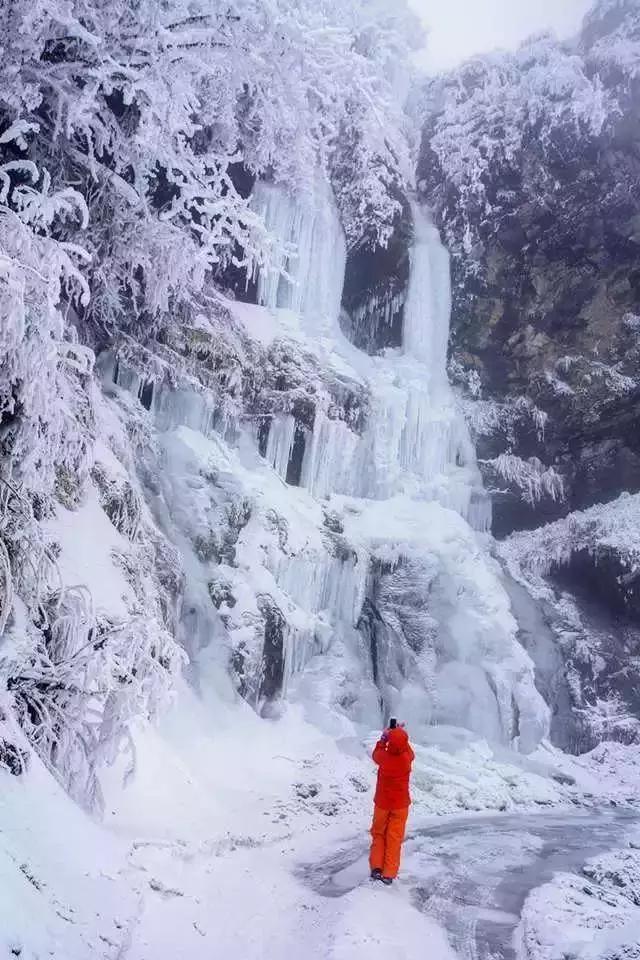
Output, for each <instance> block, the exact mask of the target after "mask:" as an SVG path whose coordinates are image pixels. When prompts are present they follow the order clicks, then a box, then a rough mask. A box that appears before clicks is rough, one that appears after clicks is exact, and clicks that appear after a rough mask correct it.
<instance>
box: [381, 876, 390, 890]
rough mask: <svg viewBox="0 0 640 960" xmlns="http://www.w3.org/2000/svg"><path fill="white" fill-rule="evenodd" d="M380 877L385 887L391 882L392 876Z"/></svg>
mask: <svg viewBox="0 0 640 960" xmlns="http://www.w3.org/2000/svg"><path fill="white" fill-rule="evenodd" d="M380 879H381V880H382V882H383V883H384V885H385V887H390V886H391V884H392V883H393V877H382V876H381V877H380Z"/></svg>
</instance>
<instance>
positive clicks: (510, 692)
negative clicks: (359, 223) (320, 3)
mask: <svg viewBox="0 0 640 960" xmlns="http://www.w3.org/2000/svg"><path fill="white" fill-rule="evenodd" d="M256 189H257V196H256V197H254V200H253V202H254V204H256V205H257V204H258V203H260V202H262V203H264V205H265V212H266V215H267V221H268V225H269V226H270V227H271V229H272V230H274V231H275V233H276V241H277V243H278V247H279V249H282V248H283V247H286V245H287V244H288V245H289V253H288V254H287V261H286V264H285V262H284V261H282V262H281V263H280V267H286V270H287V273H288V277H286V278H284V279H283V278H280V279H278V282H277V284H276V282H275V277H274V276H272V275H271V274H267V275H265V276H264V277H259V278H258V286H259V287H260V289H261V291H262V297H263V300H264V302H265V305H264V306H259V305H258V306H256V305H253V306H252V305H246V304H236V305H232V312H233V311H235V313H234V317H235V320H236V321H238V322H241V323H242V324H243V325H244V330H245V334H244V340H243V341H242V343H239V341H238V342H236V343H235V346H234V347H233V349H231V346H230V343H231V340H232V338H233V337H236V338H237V337H238V332H237V330H236V331H235V332H234V330H233V329H232V328H233V324H232V323H231V322H230V317H229V316H220V317H219V318H218V319H217V320H216V319H215V317H214V316H213V314H210V315H209V316H208V319H207V318H205V319H203V318H202V317H201V318H199V319H198V321H197V326H196V330H195V331H194V332H193V333H192V334H187V335H186V336H187V338H188V337H189V336H192V337H195V341H194V345H193V346H192V347H190V348H189V350H185V349H183V347H184V344H183V346H182V347H180V350H179V356H177V355H176V356H175V360H176V362H175V363H172V362H171V357H170V355H169V354H168V353H167V350H168V348H169V346H170V342H169V341H170V340H171V339H172V338H173V339H174V340H176V342H178V341H180V340H181V337H182V335H180V336H177V337H176V335H175V333H171V332H169V333H168V334H167V335H166V336H165V337H163V340H162V345H160V344H158V345H156V346H155V347H150V350H151V352H152V353H153V351H154V350H155V351H156V354H157V358H158V357H160V356H161V355H162V363H163V364H164V368H163V369H164V373H163V374H162V376H161V377H160V378H159V379H158V382H157V383H156V384H155V385H153V386H152V387H151V388H150V387H149V381H150V378H151V379H152V378H153V376H155V374H154V373H153V370H154V363H155V366H156V367H157V366H158V363H157V362H156V361H151V362H147V361H145V363H144V364H141V363H140V362H139V361H138V360H136V359H135V357H129V359H128V360H127V362H126V363H125V362H123V361H120V362H119V363H118V364H117V365H116V366H117V368H116V369H114V368H112V369H111V371H110V374H109V378H110V379H111V381H114V380H115V381H116V382H117V383H118V384H120V386H121V387H124V388H126V390H127V391H130V392H131V393H133V394H134V395H135V397H136V398H137V400H138V401H139V404H140V406H141V411H142V412H141V415H142V416H146V417H148V418H149V420H150V421H151V422H152V424H153V427H154V429H155V432H156V438H157V447H158V451H157V455H156V456H155V459H154V457H152V458H151V460H150V461H149V462H147V463H144V464H143V465H142V466H143V472H144V475H145V476H146V478H147V483H148V488H149V495H150V496H151V497H153V501H154V511H155V514H156V516H158V518H159V522H160V523H161V525H162V526H163V529H165V531H166V532H167V535H168V536H169V538H170V539H171V540H172V542H174V543H175V544H176V545H177V546H178V547H179V549H180V552H181V554H182V555H183V558H184V566H185V570H186V582H187V586H186V591H185V599H184V603H183V609H182V617H181V624H180V631H181V639H182V642H183V643H184V644H185V646H187V648H188V649H189V651H190V654H191V657H192V661H193V663H194V671H195V673H196V674H198V671H199V673H200V676H201V682H202V683H205V682H206V683H207V684H210V683H211V682H212V681H211V677H212V675H214V674H215V671H214V673H212V669H211V668H212V665H215V667H216V669H217V670H218V675H221V674H222V673H223V672H224V671H229V672H230V675H231V677H232V679H233V682H234V684H235V687H236V689H237V690H238V691H239V692H240V693H241V695H242V696H243V697H244V698H245V699H246V700H248V701H249V702H250V703H251V704H252V705H253V706H254V707H255V708H256V709H257V710H259V711H260V712H262V713H264V714H267V715H271V714H272V713H273V711H274V710H277V709H279V707H278V703H279V701H281V700H283V699H293V700H297V701H299V702H302V703H303V704H304V706H305V709H306V711H307V713H308V715H309V716H310V717H311V718H312V719H313V720H314V722H317V723H319V724H321V725H323V726H324V727H325V728H327V729H330V730H331V731H334V732H335V733H336V734H338V733H339V732H340V731H341V730H344V729H345V724H347V723H348V722H349V721H355V722H356V723H361V724H363V725H364V726H365V727H366V728H370V727H371V726H373V725H377V724H378V723H379V722H380V720H381V719H382V717H383V716H384V714H385V713H387V712H388V711H389V710H390V709H391V708H392V707H393V709H394V711H397V712H398V713H399V714H401V715H403V716H404V717H406V719H407V720H409V721H410V722H411V724H412V726H413V727H414V729H415V730H416V732H418V731H419V730H420V727H421V726H422V727H426V726H427V725H429V724H430V723H439V724H446V725H454V726H456V725H457V726H461V727H466V728H467V729H471V730H473V731H474V732H475V733H476V734H478V735H482V736H485V737H487V738H489V739H491V740H494V741H495V740H498V741H500V742H503V743H506V744H517V745H518V746H519V747H520V748H521V749H523V750H530V749H533V748H534V747H535V746H536V744H537V743H538V742H539V741H540V739H541V738H543V737H544V736H545V735H546V731H547V729H548V716H547V711H546V707H545V704H544V702H543V701H542V699H541V697H540V696H539V694H538V693H537V691H536V690H535V686H534V683H533V668H532V664H531V661H530V659H529V658H528V657H527V655H526V653H525V652H524V650H523V649H522V647H520V646H519V645H518V643H517V642H516V624H515V621H514V620H513V617H512V616H511V614H510V610H509V602H508V598H507V596H506V593H505V591H504V588H503V586H502V584H501V582H500V578H499V570H498V567H497V565H496V564H495V563H493V562H492V561H491V560H490V558H489V557H488V556H487V554H486V553H485V551H484V548H482V547H481V543H480V541H479V540H478V539H477V535H476V533H475V532H474V528H475V530H483V529H486V527H487V524H488V507H489V504H488V500H487V497H486V495H485V494H484V491H483V489H482V486H481V483H480V479H479V474H478V471H477V466H476V461H475V454H474V449H473V445H472V443H471V441H470V439H469V435H468V433H467V431H466V426H465V424H464V420H463V418H462V416H461V415H460V413H459V411H458V409H457V406H456V402H455V397H454V395H453V393H452V390H451V388H450V386H449V383H448V381H447V377H446V372H445V369H446V368H445V364H446V350H447V339H448V323H449V300H450V287H449V273H448V257H447V253H446V251H445V250H444V248H443V247H442V245H441V243H440V240H439V237H438V234H437V231H435V230H434V228H433V227H432V226H431V224H430V222H429V220H428V218H427V217H426V216H424V214H423V213H422V212H421V211H420V210H419V209H416V210H415V211H414V217H415V222H416V229H415V240H414V243H413V245H412V248H411V276H410V282H409V287H408V290H407V296H406V304H407V310H406V311H405V321H406V322H405V336H406V339H405V343H404V344H403V346H402V347H401V348H399V349H396V350H391V351H388V352H387V353H386V354H384V355H380V356H370V355H368V354H366V353H364V352H362V351H361V350H359V349H358V348H356V347H355V346H354V345H353V344H352V343H350V342H349V341H348V340H347V339H346V337H345V336H344V334H343V332H342V330H341V328H340V324H339V316H338V313H339V309H340V287H341V283H342V280H343V276H344V257H343V254H342V251H343V249H344V240H343V238H342V237H341V227H340V223H339V220H338V217H337V213H336V210H335V206H334V204H333V201H332V199H331V195H330V192H329V190H328V187H327V186H322V187H318V189H317V190H316V193H315V195H314V196H313V197H312V198H310V197H308V196H305V197H302V198H299V199H298V200H297V201H294V200H293V199H292V198H290V197H287V196H286V195H285V194H284V193H283V191H282V190H281V188H276V187H273V186H266V185H258V187H257V188H256ZM278 231H281V232H280V233H278ZM295 245H299V246H301V247H302V248H303V249H299V250H298V251H297V253H296V255H295V256H294V252H295V251H294V249H293V248H294V246H295ZM234 322H235V321H234ZM196 333H197V337H196V336H195V334H196ZM167 338H168V339H167ZM183 339H184V338H183ZM240 340H242V337H240ZM227 341H229V342H228V343H227ZM258 344H259V345H260V347H259V349H258ZM163 351H164V352H163ZM276 357H278V358H279V360H278V363H280V361H282V366H278V368H277V370H278V372H275V374H274V371H273V370H271V371H269V370H266V372H265V370H263V369H262V368H263V367H264V366H265V363H264V362H265V361H266V366H267V367H268V366H269V364H270V363H271V359H270V358H276ZM157 358H156V359H157ZM185 358H186V359H187V360H188V372H189V376H187V375H186V373H185V371H184V370H183V371H182V372H181V368H180V362H184V360H185ZM194 358H195V359H194ZM178 360H180V362H177V361H178ZM234 365H235V366H234ZM259 368H260V369H259ZM216 371H218V373H216ZM216 377H218V378H219V383H218V386H217V387H216V386H215V384H216V383H217V381H216ZM220 378H221V379H220ZM245 381H246V382H245ZM129 396H130V394H129ZM229 398H231V399H232V401H233V402H231V403H228V402H227V405H226V406H225V401H228V400H229ZM363 398H366V399H365V400H363ZM285 399H286V401H287V402H284V401H285ZM354 404H355V407H354ZM144 408H146V409H144Z"/></svg>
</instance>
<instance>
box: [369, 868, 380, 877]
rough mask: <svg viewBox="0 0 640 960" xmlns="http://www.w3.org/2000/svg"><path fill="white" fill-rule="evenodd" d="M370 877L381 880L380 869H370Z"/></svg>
mask: <svg viewBox="0 0 640 960" xmlns="http://www.w3.org/2000/svg"><path fill="white" fill-rule="evenodd" d="M371 879H372V880H382V870H380V869H379V868H378V867H376V868H375V870H372V871H371Z"/></svg>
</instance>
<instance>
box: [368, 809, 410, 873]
mask: <svg viewBox="0 0 640 960" xmlns="http://www.w3.org/2000/svg"><path fill="white" fill-rule="evenodd" d="M408 816H409V807H405V808H404V810H383V809H382V807H374V808H373V823H372V824H371V838H372V839H371V852H370V854H369V866H370V867H371V869H372V870H382V876H383V877H391V878H392V879H395V877H397V876H398V870H399V869H400V847H401V846H402V841H403V840H404V831H405V828H406V826H407V817H408Z"/></svg>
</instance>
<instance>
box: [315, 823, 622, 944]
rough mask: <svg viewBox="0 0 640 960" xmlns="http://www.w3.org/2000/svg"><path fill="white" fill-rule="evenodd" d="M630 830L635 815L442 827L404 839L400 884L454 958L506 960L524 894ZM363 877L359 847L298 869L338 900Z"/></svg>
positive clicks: (618, 842)
mask: <svg viewBox="0 0 640 960" xmlns="http://www.w3.org/2000/svg"><path fill="white" fill-rule="evenodd" d="M634 823H637V815H633V814H627V813H624V812H619V811H615V812H613V811H612V812H606V813H597V812H594V811H590V812H588V813H576V814H567V813H563V814H508V815H504V816H497V817H473V818H465V819H464V820H457V821H451V820H449V821H447V822H446V823H442V824H439V825H435V826H430V827H428V828H425V829H418V830H415V831H413V832H411V833H410V834H409V838H408V840H407V842H406V844H405V850H404V860H403V867H402V878H401V884H402V886H403V887H404V889H408V890H409V894H410V897H411V900H412V901H413V903H414V905H415V906H416V907H418V909H420V910H423V911H424V912H425V913H428V914H429V915H430V916H432V917H433V918H434V919H436V920H437V921H438V922H439V923H441V924H442V926H443V927H445V928H446V930H447V932H448V934H449V938H450V941H451V945H452V946H453V948H454V949H455V951H456V953H457V954H458V956H459V957H461V958H465V960H466V958H469V960H470V958H474V960H503V958H504V960H512V958H514V957H515V956H516V952H515V949H514V945H513V934H514V931H515V928H516V926H517V924H518V921H519V919H520V913H521V911H522V907H523V904H524V902H525V900H526V898H527V896H528V894H529V893H530V892H531V891H532V890H533V889H535V888H536V887H539V886H540V885H541V884H543V883H546V882H548V881H549V880H550V879H551V878H552V877H553V875H554V874H555V873H557V872H558V871H573V872H575V871H577V870H579V869H580V868H581V867H582V866H583V865H584V863H585V862H586V861H587V860H588V859H589V858H591V857H593V856H596V855H597V854H600V853H603V852H605V851H607V850H611V849H614V848H616V847H623V846H625V845H626V834H627V831H628V828H629V827H630V826H631V825H632V824H634ZM367 870H368V868H367V860H366V854H365V853H364V845H363V844H359V845H358V846H357V847H355V846H354V847H352V848H349V849H345V850H342V851H341V852H340V853H338V854H336V855H335V856H333V857H332V858H328V859H327V860H325V861H324V862H322V863H318V864H314V865H313V866H308V867H306V868H304V876H305V879H306V880H307V882H308V883H309V884H310V885H311V886H312V887H313V888H314V889H315V890H316V891H317V892H318V893H320V894H323V895H325V896H329V897H340V896H343V895H344V894H346V893H348V892H349V891H350V890H352V889H354V887H356V886H358V885H359V884H360V883H361V882H362V877H363V876H364V877H366V875H367ZM366 882H370V881H366ZM380 893H381V895H383V896H384V895H390V896H393V895H394V891H393V890H391V891H388V890H385V889H384V888H381V889H380ZM425 955H426V954H425ZM416 960H417V958H416Z"/></svg>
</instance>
